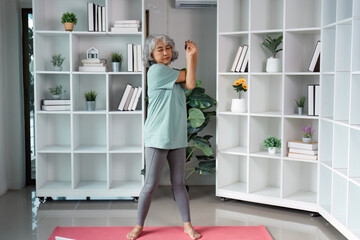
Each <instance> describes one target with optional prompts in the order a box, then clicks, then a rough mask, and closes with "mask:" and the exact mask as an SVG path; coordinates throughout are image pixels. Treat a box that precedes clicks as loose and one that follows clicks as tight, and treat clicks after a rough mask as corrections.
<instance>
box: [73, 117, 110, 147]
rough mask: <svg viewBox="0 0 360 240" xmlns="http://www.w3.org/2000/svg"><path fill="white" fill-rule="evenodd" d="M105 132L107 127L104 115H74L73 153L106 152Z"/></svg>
mask: <svg viewBox="0 0 360 240" xmlns="http://www.w3.org/2000/svg"><path fill="white" fill-rule="evenodd" d="M94 126H96V127H94ZM106 132H107V127H106V115H105V114H96V115H95V114H76V115H74V116H73V135H74V140H73V141H74V151H76V152H84V153H88V152H106V150H107V147H106V146H107V140H106Z"/></svg>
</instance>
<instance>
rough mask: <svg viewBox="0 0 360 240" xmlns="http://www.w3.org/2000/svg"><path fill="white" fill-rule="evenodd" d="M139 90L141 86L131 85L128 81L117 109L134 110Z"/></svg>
mask: <svg viewBox="0 0 360 240" xmlns="http://www.w3.org/2000/svg"><path fill="white" fill-rule="evenodd" d="M141 91H142V88H141V87H133V86H132V85H131V84H129V83H128V84H127V85H126V87H125V90H124V93H123V96H122V98H121V100H120V103H119V106H118V110H120V111H134V110H135V109H136V106H137V103H138V101H139V98H140V94H141Z"/></svg>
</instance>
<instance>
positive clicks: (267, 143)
mask: <svg viewBox="0 0 360 240" xmlns="http://www.w3.org/2000/svg"><path fill="white" fill-rule="evenodd" d="M264 148H265V149H267V150H268V152H269V153H270V154H275V153H276V149H278V148H281V140H280V139H278V138H277V137H273V136H270V137H268V138H266V139H265V140H264Z"/></svg>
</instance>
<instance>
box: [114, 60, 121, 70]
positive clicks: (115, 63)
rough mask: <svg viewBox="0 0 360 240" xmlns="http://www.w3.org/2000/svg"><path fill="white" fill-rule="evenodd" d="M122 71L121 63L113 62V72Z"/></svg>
mask: <svg viewBox="0 0 360 240" xmlns="http://www.w3.org/2000/svg"><path fill="white" fill-rule="evenodd" d="M120 69H121V62H112V71H113V72H120Z"/></svg>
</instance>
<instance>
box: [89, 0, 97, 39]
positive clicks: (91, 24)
mask: <svg viewBox="0 0 360 240" xmlns="http://www.w3.org/2000/svg"><path fill="white" fill-rule="evenodd" d="M94 30H95V28H94V3H88V31H89V32H93V31H94Z"/></svg>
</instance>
